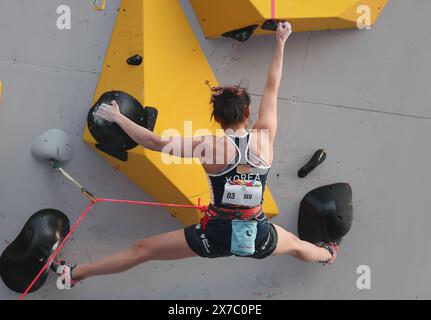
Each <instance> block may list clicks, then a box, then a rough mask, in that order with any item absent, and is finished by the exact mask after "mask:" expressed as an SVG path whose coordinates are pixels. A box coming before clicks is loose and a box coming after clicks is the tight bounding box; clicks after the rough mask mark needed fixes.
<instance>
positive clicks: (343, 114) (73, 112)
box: [0, 0, 431, 299]
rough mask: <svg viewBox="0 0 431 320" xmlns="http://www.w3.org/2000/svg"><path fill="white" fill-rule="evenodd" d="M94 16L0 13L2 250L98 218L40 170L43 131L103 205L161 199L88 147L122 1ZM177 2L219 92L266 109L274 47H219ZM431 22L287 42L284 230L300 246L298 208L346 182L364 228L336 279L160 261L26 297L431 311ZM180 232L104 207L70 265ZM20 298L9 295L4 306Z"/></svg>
mask: <svg viewBox="0 0 431 320" xmlns="http://www.w3.org/2000/svg"><path fill="white" fill-rule="evenodd" d="M172 1H174V0H172ZM91 3H92V1H89V0H79V1H78V0H74V1H71V0H65V1H56V0H43V1H37V2H36V1H31V0H23V1H15V0H0V43H1V44H2V45H1V47H0V80H1V81H2V82H3V99H2V101H1V102H0V181H1V185H0V248H2V249H1V250H3V248H4V247H5V246H6V245H7V243H8V242H10V241H12V240H13V239H14V237H15V236H16V234H17V232H18V231H19V230H20V229H21V228H22V226H23V224H24V222H25V221H26V220H27V218H28V217H29V216H30V215H31V214H32V213H34V212H36V211H38V210H40V209H42V208H49V207H53V208H56V209H59V210H62V211H63V212H65V213H67V214H68V216H69V218H70V219H71V221H74V220H75V219H76V218H77V217H78V216H79V214H80V212H81V211H82V210H83V208H84V207H85V205H86V201H85V199H83V198H82V196H81V195H80V194H79V193H78V192H77V191H76V190H75V189H74V188H73V187H72V186H71V185H70V184H69V183H67V182H65V181H63V180H62V179H61V178H60V177H58V176H57V175H56V174H55V172H53V170H52V169H50V168H49V167H48V166H47V165H45V164H41V163H38V162H36V161H35V160H34V159H33V158H32V157H31V155H30V146H31V143H32V142H33V139H34V138H35V137H37V136H38V135H39V134H40V133H42V132H43V131H45V130H47V129H50V128H59V129H63V130H65V131H67V132H68V133H69V134H70V135H71V136H72V139H73V141H74V147H75V155H74V159H73V161H72V162H70V163H68V164H67V165H66V169H67V170H68V171H70V172H71V173H72V174H74V175H75V176H76V177H77V178H78V180H80V181H81V182H82V183H83V184H85V185H87V186H88V187H89V188H90V189H91V190H95V191H97V194H98V195H102V196H107V197H116V198H128V199H140V200H151V199H150V197H149V196H148V195H146V194H144V193H143V192H142V191H141V190H140V189H138V188H137V187H136V186H135V185H133V184H132V183H131V182H130V181H128V180H127V179H126V178H125V177H124V176H123V175H121V174H120V173H119V172H118V171H116V170H115V169H114V168H112V167H111V166H110V165H108V163H107V162H106V161H105V160H104V159H102V158H101V157H99V156H98V155H97V154H96V153H94V152H93V151H92V150H90V148H88V147H87V146H86V145H85V144H84V143H83V142H82V139H81V134H82V131H83V125H84V122H85V119H86V114H87V111H88V109H89V106H90V104H91V101H92V98H93V94H94V90H95V87H96V85H97V81H98V74H99V72H100V69H101V66H102V63H103V57H104V54H105V51H106V48H107V46H108V43H109V38H110V34H111V31H112V28H113V24H114V21H115V17H116V10H117V8H118V6H119V3H120V1H119V0H113V1H109V3H108V7H107V10H106V11H105V12H97V11H94V10H93V9H92V7H91ZM181 3H182V5H183V8H184V10H185V13H186V15H187V17H188V19H189V21H190V23H191V25H192V27H193V29H194V30H195V33H196V36H197V37H198V39H199V41H200V43H201V45H202V47H203V49H204V50H205V53H206V55H207V58H208V60H209V62H210V64H211V66H212V68H213V70H214V72H215V73H216V76H217V78H218V80H219V82H220V83H233V84H235V83H239V82H240V81H241V80H243V83H244V82H245V83H248V85H249V91H250V92H251V93H252V94H253V106H254V108H255V110H256V108H257V106H258V103H259V98H260V95H261V93H262V88H263V85H264V81H265V75H266V73H267V68H268V65H269V63H270V60H271V57H272V49H273V45H274V39H273V38H272V37H257V38H252V39H251V40H250V41H249V42H247V43H244V44H241V43H237V42H234V41H232V40H226V39H217V40H207V39H205V38H204V36H203V34H202V31H201V30H200V28H199V24H198V21H197V20H196V17H195V15H194V13H193V10H192V8H191V6H190V4H189V2H188V1H187V0H181ZM61 4H67V5H69V6H70V7H71V9H72V30H67V31H59V30H57V28H56V19H57V13H56V9H57V7H58V6H59V5H61ZM430 10H431V2H430V1H427V0H416V1H414V3H410V2H409V1H403V0H392V1H391V2H390V3H389V5H388V6H387V8H386V9H385V11H384V12H383V14H382V16H381V18H380V20H379V21H378V23H377V25H376V26H375V28H374V29H372V30H367V31H358V30H344V31H330V32H314V33H301V34H294V35H293V36H292V38H291V40H290V41H289V44H288V48H287V51H286V66H285V70H284V71H285V73H284V80H283V84H282V90H281V91H280V97H279V110H280V111H279V133H278V138H277V141H276V160H275V162H274V165H273V169H272V171H271V177H270V184H271V188H272V192H273V194H274V197H275V199H276V201H277V203H278V205H279V207H280V211H281V214H280V216H279V217H277V218H276V219H274V222H275V223H277V224H280V225H282V226H284V227H286V228H288V229H289V230H291V231H292V232H294V233H296V232H297V230H296V224H297V214H298V207H299V202H300V200H301V199H302V197H303V196H304V195H305V194H306V193H307V192H308V191H309V190H311V189H313V188H315V187H317V186H320V185H324V184H329V183H333V182H339V181H340V182H349V183H350V184H351V185H352V188H353V192H354V209H355V219H354V223H353V228H352V230H351V232H350V233H349V235H348V236H347V237H346V238H345V240H344V242H343V243H342V250H341V253H340V256H339V259H338V261H337V263H336V264H335V265H333V266H331V267H329V268H324V267H322V266H320V265H314V264H304V263H301V262H299V261H296V260H294V259H293V258H290V257H273V258H269V259H266V260H264V261H251V260H244V259H239V258H226V259H220V260H211V261H209V260H203V259H200V258H191V259H186V260H183V261H174V262H168V261H167V262H150V263H148V264H145V265H142V266H139V267H137V268H135V269H133V270H131V271H130V272H128V273H124V274H119V275H114V276H109V277H99V278H94V279H91V280H89V281H87V282H86V283H85V284H84V285H82V286H79V287H77V288H75V289H74V290H71V291H59V290H58V289H57V288H56V286H55V278H54V277H50V279H49V280H48V282H47V285H46V286H45V287H44V288H42V289H41V290H40V291H38V292H36V293H34V294H32V295H30V296H29V298H30V299H141V298H143V299H158V298H162V299H165V298H166V299H183V298H197V299H201V298H212V299H219V298H224V299H240V298H243V299H319V298H324V299H326V298H328V299H329V298H331V299H345V298H348V299H374V298H388V299H401V298H407V299H416V298H427V299H429V298H431V294H430V292H429V290H428V286H429V284H428V282H429V281H430V280H429V275H428V274H429V269H430V267H431V260H430V259H431V257H430V253H429V244H430V241H429V239H428V236H427V231H428V226H429V225H430V223H431V215H430V214H429V212H428V207H429V206H428V194H427V193H428V190H429V187H428V186H429V182H430V181H431V173H430V170H429V168H428V166H427V165H428V163H429V162H430V159H431V152H430V149H429V148H428V144H429V143H428V140H429V136H430V134H431V129H430V128H431V127H430V119H431V111H430V109H429V108H428V102H429V101H430V100H431V96H430V95H431V90H429V89H428V85H429V81H427V80H428V78H429V76H428V75H429V74H430V73H431V62H430V61H431V60H430V59H429V51H430V50H431V42H430V41H429V37H430V27H429V19H428V12H430ZM407 17H410V18H409V20H408V21H409V23H408V24H407V23H406V19H407ZM168 36H169V35H167V37H168ZM318 148H325V149H326V151H327V153H328V158H327V160H326V162H325V163H324V164H323V165H322V166H321V167H319V168H318V169H317V170H315V171H314V172H312V173H311V174H310V175H309V176H308V177H307V178H306V179H304V180H300V179H298V178H297V177H296V172H297V170H298V169H299V168H300V167H301V166H302V165H303V163H305V161H307V160H308V158H309V157H310V156H311V155H312V154H313V153H314V151H315V150H316V149H318ZM177 228H181V225H180V224H179V222H178V221H177V220H175V219H174V218H172V217H170V216H169V215H168V214H167V213H166V212H165V210H163V209H161V208H145V207H132V206H130V207H123V206H118V205H107V204H103V205H99V206H97V207H96V208H95V209H94V210H93V211H92V212H91V213H90V215H89V216H88V217H87V219H86V220H85V221H84V222H83V223H82V224H81V226H80V227H79V228H78V230H77V232H76V233H75V234H74V236H73V237H72V239H71V241H70V242H69V243H68V244H67V245H66V247H65V248H64V250H63V252H62V255H63V256H65V257H67V258H69V259H71V260H72V261H80V262H86V261H92V260H94V259H97V258H100V257H103V256H105V255H108V254H110V253H113V252H115V251H116V250H120V249H123V248H125V247H127V246H128V245H130V244H132V243H133V242H134V241H135V240H137V239H140V238H144V237H148V236H151V235H154V234H157V233H160V232H165V231H171V230H175V229H177ZM360 265H367V266H369V267H370V268H371V272H372V273H371V275H372V278H371V285H372V287H371V290H362V291H361V290H358V288H357V287H356V281H357V278H358V276H359V275H358V274H357V273H356V270H357V268H358V266H360ZM17 297H18V296H17V295H16V294H15V293H13V292H11V291H9V290H8V289H7V288H6V287H5V286H4V285H3V283H0V299H16V298H17Z"/></svg>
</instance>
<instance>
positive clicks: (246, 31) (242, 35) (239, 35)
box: [222, 24, 258, 42]
mask: <svg viewBox="0 0 431 320" xmlns="http://www.w3.org/2000/svg"><path fill="white" fill-rule="evenodd" d="M257 27H258V25H257V24H254V25H252V26H248V27H245V28H241V29H238V30H234V31H229V32H226V33H223V34H222V36H223V37H226V38H231V39H235V40H238V41H239V42H245V41H247V40H248V39H250V37H251V35H252V34H253V32H254V30H256V28H257Z"/></svg>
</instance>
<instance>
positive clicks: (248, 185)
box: [222, 180, 262, 207]
mask: <svg viewBox="0 0 431 320" xmlns="http://www.w3.org/2000/svg"><path fill="white" fill-rule="evenodd" d="M261 202H262V183H260V181H249V180H233V181H230V182H228V183H226V184H225V186H224V193H223V199H222V203H223V204H228V205H233V206H242V207H256V206H258V205H260V204H261Z"/></svg>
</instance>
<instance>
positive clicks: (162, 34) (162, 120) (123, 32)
mask: <svg viewBox="0 0 431 320" xmlns="http://www.w3.org/2000/svg"><path fill="white" fill-rule="evenodd" d="M159 21H169V22H167V23H164V24H161V25H158V27H157V28H155V27H154V26H155V25H157V24H158V23H159ZM166 35H169V40H167V39H166ZM134 55H141V56H143V63H142V64H141V65H139V66H131V65H129V64H127V63H126V61H127V60H128V58H129V57H131V56H134ZM207 81H208V82H209V83H211V85H213V86H216V85H217V80H216V79H215V77H214V74H213V71H212V70H211V66H210V65H209V64H208V63H207V60H206V57H205V55H204V53H203V51H202V50H201V48H200V45H199V43H198V41H197V40H196V36H195V34H194V33H193V30H192V29H191V27H190V24H189V22H188V21H187V19H186V17H185V15H184V11H183V9H182V7H181V5H180V3H178V2H175V1H174V2H172V1H170V0H162V1H152V0H142V1H136V0H123V1H122V3H121V7H120V9H119V11H118V18H117V21H116V24H115V28H114V31H113V36H112V39H111V42H110V46H109V48H108V52H107V55H106V59H105V64H104V66H103V69H102V73H101V75H100V80H99V84H98V87H97V90H96V94H95V98H94V101H97V100H98V99H99V97H100V96H101V95H102V94H103V93H104V92H107V91H111V90H120V91H123V92H127V93H129V94H131V95H132V96H134V97H135V98H137V99H138V100H139V101H141V103H142V104H143V105H146V106H151V107H153V108H155V109H157V111H158V115H157V120H156V123H155V129H154V131H155V133H156V134H158V135H160V136H162V135H164V134H165V131H166V130H171V132H172V130H176V131H177V132H178V133H179V134H181V135H182V136H189V137H191V136H193V135H196V132H199V130H202V129H206V130H207V131H209V132H210V133H211V132H212V133H215V132H216V129H217V127H216V123H215V122H214V121H211V110H210V106H209V96H210V90H209V88H208V86H207V84H206V82H207ZM187 123H191V124H192V127H187ZM207 134H208V133H207ZM84 140H85V141H86V142H87V143H88V144H89V145H90V146H92V147H93V148H94V149H95V150H96V151H98V152H99V154H100V155H102V156H103V157H105V158H106V159H107V160H109V162H110V163H111V164H112V165H114V166H115V167H116V168H117V169H118V170H119V171H121V172H123V173H124V174H125V175H126V176H127V177H129V178H130V179H131V180H132V181H133V182H135V183H136V184H137V185H138V186H140V187H141V188H143V190H144V191H145V192H146V193H148V194H149V195H151V196H153V197H154V198H155V199H156V200H157V201H160V202H168V203H179V204H194V205H197V204H198V202H199V201H201V202H202V203H209V201H210V191H209V187H208V180H207V177H206V175H205V172H204V171H203V169H202V166H201V165H200V164H198V163H196V162H194V161H184V162H182V163H179V164H172V163H166V162H164V161H163V159H162V157H161V156H160V153H158V152H153V151H150V150H146V149H144V148H143V147H137V148H134V149H132V150H130V151H128V159H127V160H126V161H122V160H119V159H116V158H114V157H112V156H110V155H109V154H107V153H103V152H101V151H100V150H98V148H97V147H96V141H95V139H94V138H93V136H92V135H91V133H90V131H89V130H88V128H86V130H85V132H84ZM190 177H193V179H190ZM199 199H200V200H199ZM264 210H265V212H266V213H267V214H268V215H269V216H270V217H274V216H275V215H276V214H277V213H278V208H277V206H276V205H275V202H274V200H273V198H272V196H271V193H270V191H269V188H268V189H267V192H266V194H265V205H264ZM170 212H171V214H172V215H173V216H174V217H177V218H178V219H179V220H180V221H181V222H183V223H184V224H185V225H190V224H193V223H198V222H199V220H200V218H201V216H202V214H201V213H200V212H199V210H190V209H178V208H173V209H170Z"/></svg>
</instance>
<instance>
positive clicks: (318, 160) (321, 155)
mask: <svg viewBox="0 0 431 320" xmlns="http://www.w3.org/2000/svg"><path fill="white" fill-rule="evenodd" d="M325 159H326V152H325V150H323V149H319V150H317V151H316V152H315V153H314V155H313V157H312V158H311V159H310V161H308V162H307V163H306V164H305V165H304V166H303V167H302V168H301V169H300V170H299V171H298V177H300V178H305V177H306V176H307V175H308V174H309V173H310V172H311V171H313V170H314V169H315V168H316V167H317V166H319V165H320V164H322V163H323V161H325Z"/></svg>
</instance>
